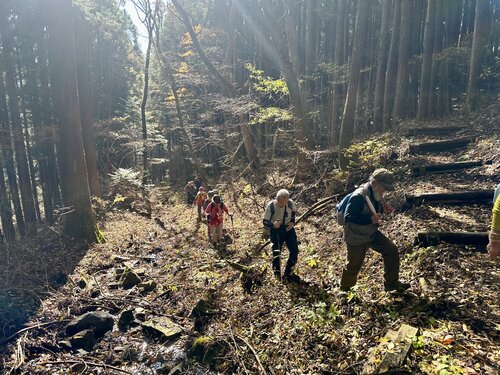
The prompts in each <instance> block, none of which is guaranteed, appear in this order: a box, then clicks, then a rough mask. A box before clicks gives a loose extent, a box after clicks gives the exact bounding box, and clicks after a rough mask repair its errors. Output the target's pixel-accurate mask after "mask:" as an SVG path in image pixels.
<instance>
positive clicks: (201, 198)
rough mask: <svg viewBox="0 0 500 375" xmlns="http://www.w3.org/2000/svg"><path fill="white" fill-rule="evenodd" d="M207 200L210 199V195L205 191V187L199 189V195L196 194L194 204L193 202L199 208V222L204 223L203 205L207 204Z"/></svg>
mask: <svg viewBox="0 0 500 375" xmlns="http://www.w3.org/2000/svg"><path fill="white" fill-rule="evenodd" d="M207 199H208V194H207V192H206V191H205V188H204V187H203V186H200V188H199V189H198V193H197V194H196V197H195V198H194V202H193V204H194V205H196V206H197V207H198V221H202V218H203V215H202V210H203V204H204V203H205V201H206V200H207ZM203 212H204V211H203Z"/></svg>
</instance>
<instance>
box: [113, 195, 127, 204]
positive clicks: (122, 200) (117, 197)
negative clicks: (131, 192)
mask: <svg viewBox="0 0 500 375" xmlns="http://www.w3.org/2000/svg"><path fill="white" fill-rule="evenodd" d="M121 202H125V197H124V196H122V195H120V194H118V195H117V196H116V197H115V200H114V201H113V204H116V203H121Z"/></svg>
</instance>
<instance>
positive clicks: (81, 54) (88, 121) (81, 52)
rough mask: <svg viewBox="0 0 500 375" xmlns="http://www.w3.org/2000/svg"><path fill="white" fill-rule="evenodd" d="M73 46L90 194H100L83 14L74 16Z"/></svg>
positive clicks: (87, 45)
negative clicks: (74, 48)
mask: <svg viewBox="0 0 500 375" xmlns="http://www.w3.org/2000/svg"><path fill="white" fill-rule="evenodd" d="M75 46H76V65H77V78H78V98H79V101H80V115H81V118H82V136H83V148H84V150H85V161H86V163H87V172H88V176H89V188H90V194H91V195H93V196H96V197H99V196H100V195H101V188H100V184H99V173H98V171H97V150H96V144H95V134H94V113H93V108H92V97H93V92H92V87H91V82H92V75H91V70H90V30H89V26H88V25H87V24H86V21H85V19H83V16H82V15H80V16H78V15H76V17H75Z"/></svg>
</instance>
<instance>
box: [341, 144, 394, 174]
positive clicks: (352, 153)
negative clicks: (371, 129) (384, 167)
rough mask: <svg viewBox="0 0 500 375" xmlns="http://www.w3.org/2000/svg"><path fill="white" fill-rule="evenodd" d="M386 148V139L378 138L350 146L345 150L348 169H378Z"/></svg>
mask: <svg viewBox="0 0 500 375" xmlns="http://www.w3.org/2000/svg"><path fill="white" fill-rule="evenodd" d="M388 146H389V143H388V139H380V138H377V139H370V140H367V141H364V142H359V143H354V144H352V145H351V146H350V147H349V148H347V149H346V150H345V156H346V158H347V159H348V160H349V168H369V169H374V168H378V167H380V166H381V161H382V160H381V159H382V156H383V155H384V154H386V152H387V149H388Z"/></svg>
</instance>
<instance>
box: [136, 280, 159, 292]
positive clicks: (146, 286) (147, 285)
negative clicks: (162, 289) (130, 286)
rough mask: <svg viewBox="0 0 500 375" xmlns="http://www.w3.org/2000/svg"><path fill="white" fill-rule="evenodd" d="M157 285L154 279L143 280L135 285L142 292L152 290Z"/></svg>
mask: <svg viewBox="0 0 500 375" xmlns="http://www.w3.org/2000/svg"><path fill="white" fill-rule="evenodd" d="M157 286H158V284H157V283H156V281H154V280H148V281H143V282H142V283H139V284H137V287H138V288H139V289H140V290H141V292H143V293H148V292H152V291H153V290H155V289H156V287H157Z"/></svg>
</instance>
